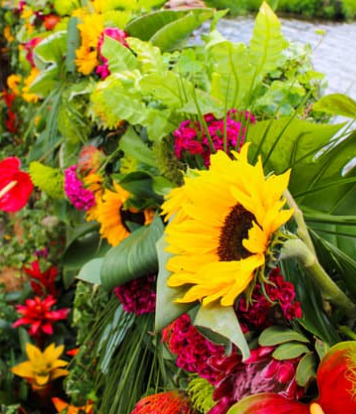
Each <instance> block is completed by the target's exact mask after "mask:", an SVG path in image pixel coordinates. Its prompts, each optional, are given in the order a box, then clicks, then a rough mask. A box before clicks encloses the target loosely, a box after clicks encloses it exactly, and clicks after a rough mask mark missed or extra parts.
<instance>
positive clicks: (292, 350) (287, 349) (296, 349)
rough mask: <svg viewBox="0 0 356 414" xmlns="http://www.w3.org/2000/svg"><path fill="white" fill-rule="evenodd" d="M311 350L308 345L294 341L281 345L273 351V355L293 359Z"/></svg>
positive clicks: (279, 358)
mask: <svg viewBox="0 0 356 414" xmlns="http://www.w3.org/2000/svg"><path fill="white" fill-rule="evenodd" d="M309 351H310V350H309V348H308V347H307V346H306V345H304V344H301V343H300V342H293V341H292V342H287V343H285V344H281V345H279V346H278V347H277V348H276V349H275V350H274V351H273V354H272V356H273V358H275V359H278V360H284V359H293V358H297V357H299V356H301V355H303V354H305V353H308V352H309Z"/></svg>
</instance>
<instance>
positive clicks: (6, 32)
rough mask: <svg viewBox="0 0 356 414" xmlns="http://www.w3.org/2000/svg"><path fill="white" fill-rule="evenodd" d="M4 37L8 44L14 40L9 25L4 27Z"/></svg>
mask: <svg viewBox="0 0 356 414" xmlns="http://www.w3.org/2000/svg"><path fill="white" fill-rule="evenodd" d="M4 37H5V39H6V40H7V41H8V42H9V43H10V42H13V41H14V40H15V38H14V36H13V35H12V34H11V29H10V26H9V25H6V26H5V29H4Z"/></svg>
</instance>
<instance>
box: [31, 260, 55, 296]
mask: <svg viewBox="0 0 356 414" xmlns="http://www.w3.org/2000/svg"><path fill="white" fill-rule="evenodd" d="M23 270H24V271H25V273H27V274H28V275H29V276H31V278H32V279H35V280H31V282H30V284H31V287H32V290H33V291H34V292H35V294H36V295H39V296H45V295H47V294H50V295H51V296H57V294H58V292H57V289H56V286H55V280H56V277H57V273H58V269H57V268H56V267H55V266H50V267H49V268H48V269H46V270H45V271H44V272H42V271H41V267H40V262H39V260H38V259H36V260H34V261H33V262H32V263H31V267H24V268H23Z"/></svg>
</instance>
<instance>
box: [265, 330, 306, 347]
mask: <svg viewBox="0 0 356 414" xmlns="http://www.w3.org/2000/svg"><path fill="white" fill-rule="evenodd" d="M290 341H298V342H304V343H308V342H309V339H308V338H306V337H305V336H304V335H302V334H300V333H299V332H296V331H293V330H292V329H288V328H285V327H283V326H271V327H269V328H267V329H265V330H264V331H263V332H262V333H261V335H260V337H259V338H258V343H259V344H260V345H261V346H273V345H279V344H283V343H286V342H290Z"/></svg>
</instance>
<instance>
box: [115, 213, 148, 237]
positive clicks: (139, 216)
mask: <svg viewBox="0 0 356 414" xmlns="http://www.w3.org/2000/svg"><path fill="white" fill-rule="evenodd" d="M120 217H121V222H122V224H123V226H124V227H125V229H126V230H127V231H129V232H131V230H130V228H129V227H128V226H127V224H126V221H131V222H133V223H136V224H139V225H140V226H143V225H144V224H145V215H144V213H141V212H137V213H133V212H132V211H130V210H123V209H122V208H120Z"/></svg>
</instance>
